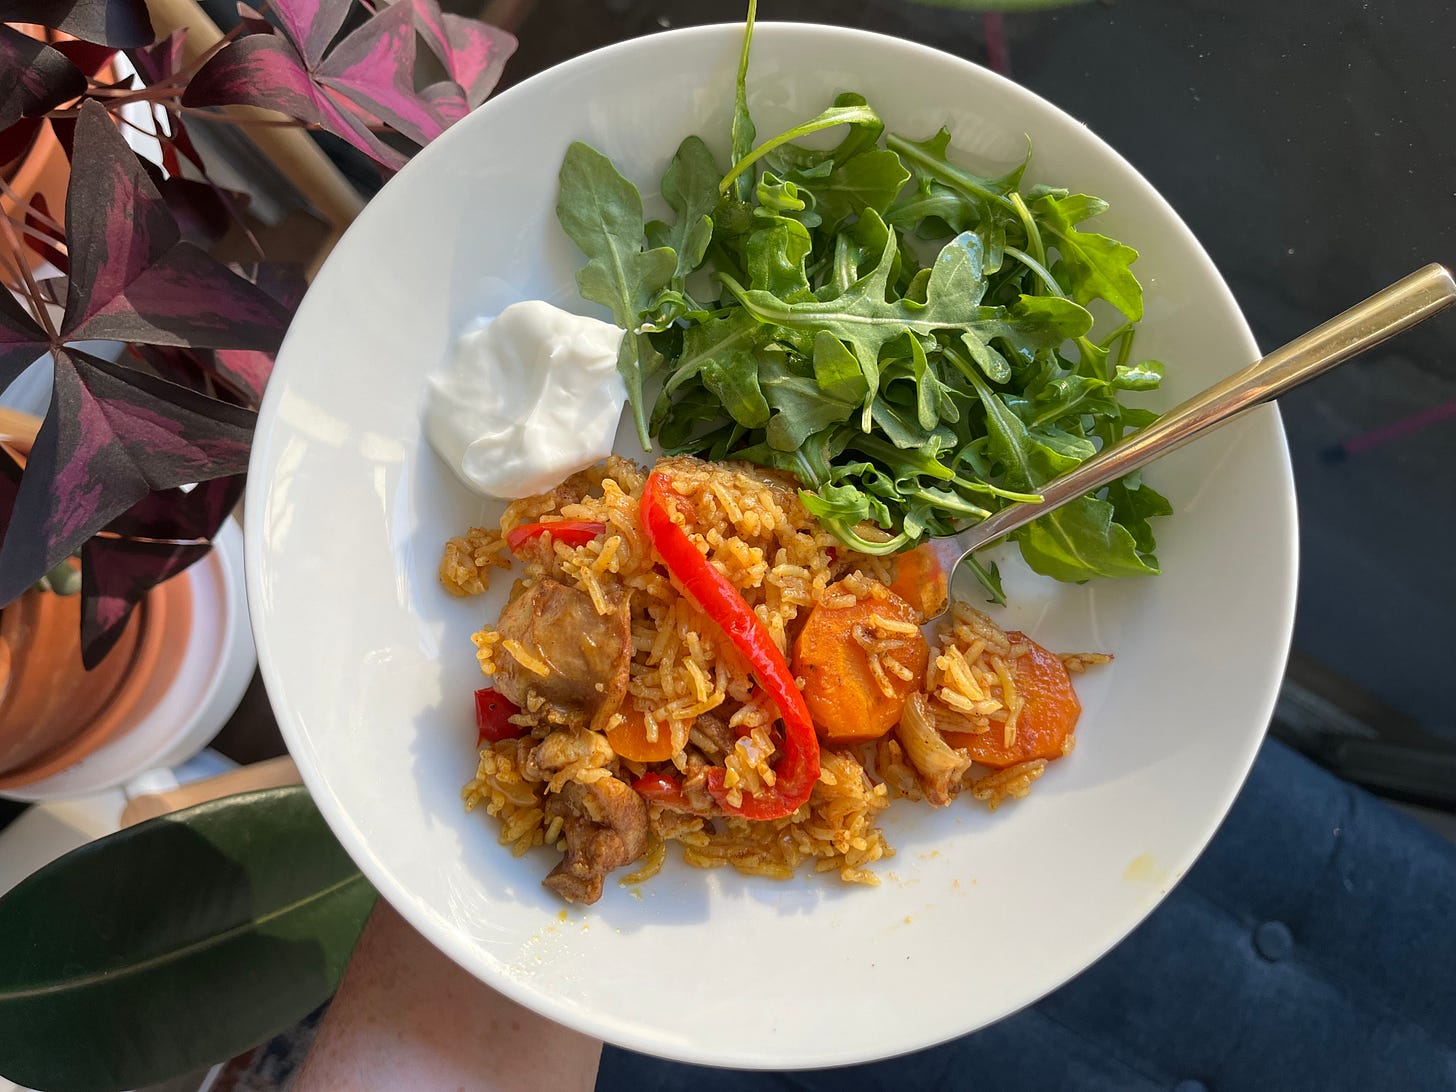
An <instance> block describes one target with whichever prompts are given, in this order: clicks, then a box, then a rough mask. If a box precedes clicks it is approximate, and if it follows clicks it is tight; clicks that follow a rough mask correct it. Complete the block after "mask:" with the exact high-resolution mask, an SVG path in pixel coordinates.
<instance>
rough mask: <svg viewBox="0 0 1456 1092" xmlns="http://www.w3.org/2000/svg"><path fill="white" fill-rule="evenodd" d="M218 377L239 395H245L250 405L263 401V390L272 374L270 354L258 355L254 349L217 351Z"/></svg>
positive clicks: (271, 357)
mask: <svg viewBox="0 0 1456 1092" xmlns="http://www.w3.org/2000/svg"><path fill="white" fill-rule="evenodd" d="M214 356H215V359H216V361H217V371H218V375H219V376H221V377H222V379H224V380H225V381H226V382H227V383H228V384H229V385H230V386H232V387H235V388H236V389H237V391H238V393H239V394H242V395H245V396H246V397H247V399H248V401H249V402H250V403H251V404H252V405H255V406H256V405H258V404H259V403H260V402H262V401H263V388H264V387H266V386H267V385H268V376H269V375H271V374H272V372H273V356H272V354H271V353H260V352H258V351H256V350H254V349H219V350H218V351H217V352H216V353H215V354H214Z"/></svg>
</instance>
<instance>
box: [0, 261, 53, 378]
mask: <svg viewBox="0 0 1456 1092" xmlns="http://www.w3.org/2000/svg"><path fill="white" fill-rule="evenodd" d="M49 347H50V339H49V338H48V337H46V332H45V331H44V330H42V329H41V328H40V325H39V324H38V323H37V322H36V321H35V319H33V318H32V317H31V316H30V314H29V313H28V312H27V311H26V310H25V306H24V304H22V303H21V302H20V301H19V300H18V299H16V298H15V297H14V296H12V295H11V294H10V290H9V289H8V288H4V287H0V390H4V389H5V388H6V387H8V386H10V384H11V383H13V382H15V378H16V377H17V376H18V375H20V373H21V372H23V371H25V369H26V368H28V367H30V365H31V364H33V363H35V361H37V360H39V359H40V358H41V357H42V356H44V355H45V352H46V349H47V348H49Z"/></svg>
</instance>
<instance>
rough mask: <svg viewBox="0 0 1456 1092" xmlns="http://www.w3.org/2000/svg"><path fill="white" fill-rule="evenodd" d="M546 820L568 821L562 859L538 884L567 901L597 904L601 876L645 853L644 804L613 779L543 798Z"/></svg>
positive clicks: (571, 787)
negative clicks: (559, 819) (564, 853)
mask: <svg viewBox="0 0 1456 1092" xmlns="http://www.w3.org/2000/svg"><path fill="white" fill-rule="evenodd" d="M546 817H547V819H548V820H549V819H554V818H557V817H560V818H562V819H564V820H565V821H566V822H565V826H564V828H563V829H564V831H565V834H566V856H565V857H563V858H562V859H561V863H560V864H558V865H557V866H556V867H555V868H554V869H552V870H551V875H549V876H547V877H546V878H545V879H544V880H542V881H541V882H542V883H543V884H545V885H546V886H547V887H549V888H551V890H553V891H555V892H556V893H557V894H558V895H560V896H561V897H562V898H563V899H565V900H566V901H567V902H575V903H582V904H586V903H593V902H596V901H597V899H599V898H601V897H602V880H603V877H605V876H606V874H607V873H608V872H610V871H611V870H612V869H614V868H620V867H621V866H622V865H625V864H631V863H632V862H633V861H635V860H636V859H637V858H638V857H640V856H642V853H643V851H644V850H646V848H647V804H646V802H644V801H643V799H642V797H640V796H638V795H637V794H636V793H635V792H634V791H633V790H632V787H631V786H630V785H628V784H626V782H623V781H619V780H617V779H616V778H615V777H604V778H602V780H600V781H594V782H592V783H591V784H589V785H583V784H582V783H581V782H579V781H572V782H569V783H568V784H567V785H566V787H565V788H563V789H562V790H561V791H560V792H559V793H554V794H552V795H551V796H549V797H548V798H547V800H546Z"/></svg>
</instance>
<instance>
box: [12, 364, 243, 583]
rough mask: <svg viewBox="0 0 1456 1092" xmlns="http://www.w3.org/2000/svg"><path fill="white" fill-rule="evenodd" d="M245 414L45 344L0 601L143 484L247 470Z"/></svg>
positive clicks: (143, 491) (158, 485)
mask: <svg viewBox="0 0 1456 1092" xmlns="http://www.w3.org/2000/svg"><path fill="white" fill-rule="evenodd" d="M253 421H254V414H252V413H251V412H249V411H247V410H244V409H240V408H238V407H237V406H233V405H230V404H228V403H226V402H220V401H218V400H217V399H213V398H206V397H204V396H202V395H200V394H196V393H195V392H193V391H189V390H187V389H186V388H184V387H179V386H177V385H176V384H174V383H168V382H166V381H165V380H161V379H157V378H154V377H152V376H148V375H144V374H143V373H141V372H137V371H134V370H132V369H130V368H126V367H124V366H122V365H120V364H113V363H111V362H109V361H105V360H100V359H98V358H96V357H93V356H91V355H89V354H87V353H83V352H80V351H79V350H76V349H71V348H61V349H57V350H55V383H54V387H53V388H52V391H51V404H50V409H49V411H48V412H47V414H46V417H45V421H44V422H43V423H42V425H41V428H40V433H39V434H38V435H37V436H36V440H35V444H34V446H33V447H32V448H31V452H30V459H29V461H28V463H27V465H26V473H25V478H24V480H23V481H22V482H21V486H20V492H19V495H18V496H17V497H16V501H15V512H14V516H13V518H12V519H11V523H10V527H9V528H8V531H9V533H7V534H6V536H5V541H4V543H3V545H0V604H6V603H9V602H11V601H12V600H13V599H14V598H15V597H16V596H18V595H19V594H20V593H21V592H23V591H24V590H25V589H26V588H27V587H29V586H30V585H31V584H33V583H34V582H35V581H36V580H37V579H38V578H39V577H40V576H41V575H42V574H43V573H45V572H47V571H48V570H49V569H51V568H52V567H53V566H54V565H55V564H56V563H57V562H59V561H60V560H61V559H62V558H65V557H67V556H69V555H70V554H72V553H75V552H76V550H77V549H79V548H80V546H81V544H82V543H84V542H85V541H86V540H87V539H88V538H90V537H91V536H92V535H94V534H95V533H96V532H97V531H99V530H101V528H103V527H105V526H106V525H107V524H108V523H110V522H111V521H112V520H114V519H115V518H116V517H117V516H119V515H120V514H121V513H123V512H125V511H126V510H127V509H128V508H130V507H131V506H132V505H134V504H136V503H137V501H139V500H141V499H142V498H143V497H145V496H146V495H147V494H148V493H150V492H153V491H154V490H158V489H170V488H173V487H174V486H178V485H184V484H186V483H188V482H194V481H207V480H211V479H212V478H216V477H223V476H227V475H233V474H241V473H243V472H244V471H245V470H246V469H247V463H248V445H249V443H250V441H251V439H252V428H253Z"/></svg>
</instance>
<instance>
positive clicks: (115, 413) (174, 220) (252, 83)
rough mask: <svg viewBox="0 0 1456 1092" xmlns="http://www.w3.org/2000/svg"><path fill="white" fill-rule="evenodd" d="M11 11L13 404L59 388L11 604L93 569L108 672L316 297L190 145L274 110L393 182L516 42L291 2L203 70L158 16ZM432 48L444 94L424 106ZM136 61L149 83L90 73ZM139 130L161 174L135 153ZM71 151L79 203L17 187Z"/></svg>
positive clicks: (8, 374) (236, 450)
mask: <svg viewBox="0 0 1456 1092" xmlns="http://www.w3.org/2000/svg"><path fill="white" fill-rule="evenodd" d="M27 9H33V10H27ZM4 10H5V12H6V13H7V14H10V13H11V12H16V13H18V14H19V13H23V14H25V17H26V18H27V19H28V20H30V21H31V22H32V24H33V26H31V27H29V28H25V30H22V29H17V28H16V26H14V25H9V24H0V87H14V88H15V89H16V90H15V92H14V93H12V94H10V95H8V96H6V97H4V98H3V99H0V148H23V149H26V151H24V152H23V153H22V154H21V155H20V156H19V157H18V166H16V167H14V168H13V169H11V170H10V171H8V172H7V180H5V181H4V182H3V183H0V186H3V188H0V196H3V198H4V199H5V201H6V204H7V206H8V210H9V215H7V216H0V282H3V285H0V287H3V289H4V290H3V291H0V386H5V387H8V386H9V385H10V383H11V382H12V381H14V380H15V379H16V377H17V376H18V375H20V374H21V372H22V371H24V370H25V369H26V368H28V367H29V366H30V365H31V364H32V363H33V362H34V361H36V360H37V359H39V358H42V357H45V358H47V359H48V360H49V363H50V371H51V373H52V391H51V396H50V405H49V408H48V410H47V412H46V414H45V416H44V419H43V421H42V423H41V425H40V428H39V431H38V433H37V434H36V436H35V438H34V444H33V447H32V448H31V450H30V452H29V456H28V458H27V459H25V460H24V461H23V462H22V460H21V459H19V458H17V457H16V453H15V452H14V451H13V450H11V449H7V448H4V447H0V605H3V606H4V607H6V608H9V607H10V606H11V605H12V604H15V603H16V602H17V601H18V600H20V599H21V597H22V596H24V595H25V593H26V591H27V589H30V588H32V587H34V586H35V585H36V582H37V581H38V580H40V579H41V577H43V576H44V575H45V574H46V573H47V572H50V571H52V570H54V569H55V568H56V566H57V565H60V564H62V563H63V562H64V561H65V559H67V558H70V557H72V556H74V557H76V558H78V559H79V568H80V574H81V589H80V601H79V602H80V609H79V625H80V647H81V653H82V658H83V661H84V666H85V667H86V668H87V669H88V670H94V669H95V668H97V666H98V665H99V664H101V663H102V661H103V660H104V659H105V658H106V656H107V654H108V652H109V651H110V650H112V649H113V647H114V646H115V645H116V643H117V642H118V641H119V640H121V639H122V635H123V634H124V633H126V632H127V626H128V623H129V622H131V621H132V616H133V613H134V611H135V610H136V608H137V605H138V604H139V603H142V602H143V601H144V600H145V599H146V597H147V595H148V594H149V592H150V591H151V589H152V588H153V587H155V586H156V585H158V584H160V583H162V582H164V581H167V580H169V579H170V578H171V577H173V576H176V575H177V574H178V573H180V572H181V571H182V570H184V569H186V568H187V567H188V566H189V565H191V564H193V563H195V562H196V561H198V560H199V559H200V558H202V557H203V556H205V554H206V553H207V551H208V548H209V542H210V540H211V538H212V536H213V535H214V533H215V532H216V531H217V529H218V528H219V526H220V525H221V523H222V521H223V520H225V519H226V518H227V517H228V515H229V513H230V512H231V511H232V509H233V507H234V506H235V505H236V503H237V501H238V499H239V497H240V495H241V489H242V484H243V478H242V475H243V471H244V470H245V469H246V465H247V456H248V447H249V442H250V439H251V432H252V423H253V419H254V415H255V410H256V407H257V404H258V401H259V399H260V398H261V396H262V391H263V385H264V383H265V382H266V380H267V375H268V370H269V368H270V367H271V362H272V357H271V354H272V352H273V351H274V350H275V349H276V348H277V346H278V343H279V340H280V339H281V337H282V334H283V331H284V329H285V328H286V326H287V323H288V319H289V316H290V314H291V311H292V308H293V307H294V306H295V305H296V303H297V301H298V299H299V298H300V297H301V295H302V288H303V280H302V277H301V271H300V269H299V268H298V267H296V266H294V267H289V266H285V265H283V264H281V263H279V262H276V261H273V260H271V258H270V256H269V255H268V254H267V253H265V251H264V249H263V248H262V247H260V246H258V245H257V242H256V240H257V234H256V232H255V230H254V229H255V228H257V227H258V225H257V222H256V220H254V219H253V218H251V217H250V216H249V215H248V212H247V199H246V198H245V197H244V196H243V195H241V194H237V193H232V192H229V191H228V190H226V189H224V188H223V187H221V186H219V185H217V184H216V183H215V182H213V181H212V180H211V179H210V178H209V174H208V168H209V164H208V163H207V162H206V160H205V159H204V158H203V157H202V155H200V154H199V152H198V148H197V145H196V143H195V142H194V141H193V139H192V136H191V134H190V132H189V126H190V125H193V124H195V123H196V122H197V121H198V120H206V121H209V122H213V123H217V122H226V123H229V124H231V123H234V122H236V120H237V119H236V118H234V117H233V116H232V115H231V114H230V113H227V112H225V110H224V109H223V108H226V107H230V106H236V105H247V106H254V107H264V108H268V109H272V110H274V111H277V112H279V113H281V114H283V115H284V116H285V117H286V118H287V119H288V120H289V123H291V124H292V125H295V126H298V127H307V128H313V129H322V130H325V131H328V132H330V133H332V134H334V135H335V136H337V137H339V138H340V139H342V140H344V141H346V142H347V143H349V144H350V145H352V146H353V147H354V148H356V149H357V150H358V151H359V152H361V153H363V154H364V155H366V156H368V157H369V158H370V159H371V160H373V161H374V162H375V163H376V164H377V165H378V167H379V170H380V171H381V172H385V173H387V172H390V171H392V170H395V169H397V168H398V167H400V166H402V165H403V164H404V163H405V162H406V160H407V158H408V155H409V153H410V149H412V148H414V147H417V146H418V145H420V144H423V143H425V142H426V141H428V140H430V139H432V138H433V137H434V136H435V135H437V134H438V133H439V132H440V131H442V130H443V129H444V128H445V127H446V126H448V125H449V124H451V123H452V122H453V121H455V120H456V119H458V118H459V117H460V116H462V115H463V114H464V113H465V111H466V110H467V109H469V108H470V107H472V106H474V105H478V104H479V102H480V101H482V100H483V99H484V97H485V96H486V95H487V94H488V93H489V91H490V90H491V88H492V87H493V86H494V84H495V82H496V80H497V78H498V77H499V73H500V69H501V67H502V66H503V64H504V62H505V59H506V57H507V56H508V55H509V54H510V52H511V50H512V49H513V47H514V42H513V40H512V39H511V38H510V36H509V35H506V34H504V33H503V32H501V31H498V30H496V29H495V28H493V27H490V26H488V25H486V24H484V23H480V22H477V21H474V20H468V19H463V18H461V17H458V16H454V15H445V14H442V13H441V12H440V10H439V8H438V7H437V6H436V3H435V0H401V2H399V3H395V4H393V5H391V6H388V7H383V6H380V7H379V8H378V10H377V11H376V10H371V9H370V8H365V7H362V6H360V7H357V8H356V7H355V5H354V4H353V3H352V0H325V2H324V3H321V4H302V3H299V2H298V0H279V2H276V3H274V4H272V5H271V11H270V18H271V20H272V21H271V22H270V21H268V20H267V19H265V18H264V17H263V16H262V15H260V14H258V13H257V12H254V11H251V10H250V9H244V11H243V18H242V19H241V20H240V22H239V23H238V25H237V26H236V27H235V28H234V29H233V30H232V31H231V32H230V33H228V34H227V35H224V36H222V37H221V38H220V39H219V40H217V41H216V42H215V43H214V44H212V45H211V46H209V47H208V48H206V49H205V50H202V51H201V52H200V53H199V54H197V55H196V56H194V57H193V59H192V60H190V61H189V60H186V59H185V58H187V57H188V55H189V50H188V48H187V41H188V40H187V34H188V31H187V30H185V29H182V30H178V31H176V32H174V33H172V34H171V35H169V36H167V37H166V38H165V39H163V40H162V41H160V42H157V41H154V38H155V34H154V30H153V26H152V22H151V18H150V16H149V12H148V9H147V6H146V4H145V3H144V2H143V0H115V2H113V3H102V2H100V0H90V2H85V0H83V2H82V3H77V4H71V5H51V4H43V3H34V4H30V5H27V4H23V3H22V4H16V5H7V6H6V8H5V9H4ZM346 23H347V24H348V26H347V27H346ZM26 30H28V31H29V32H28V33H27V32H25V31H26ZM62 38H66V39H69V40H67V41H61V40H60V39H62ZM336 38H337V41H335V39H336ZM417 41H418V42H423V43H424V44H425V46H426V47H427V50H428V52H429V54H430V55H431V62H432V65H433V67H434V70H435V71H436V72H439V71H443V72H444V73H445V76H446V78H445V79H443V80H438V81H437V82H435V83H432V84H430V85H429V86H426V87H424V88H422V89H420V90H416V78H417V68H419V67H422V66H420V65H418V64H417V61H418V60H419V59H420V58H419V57H417V45H416V43H417ZM118 51H120V52H122V53H124V55H125V58H126V60H127V61H129V62H130V66H131V68H132V69H134V70H135V72H136V73H137V74H138V75H137V76H135V77H128V78H126V79H120V80H114V79H111V78H109V76H108V75H105V74H104V75H102V76H99V77H98V76H94V75H88V74H87V73H88V72H95V71H97V70H99V69H102V68H103V66H104V65H105V64H106V62H107V61H108V60H110V59H111V57H112V56H113V55H114V54H115V53H116V52H118ZM138 112H140V116H141V120H142V124H141V125H139V124H138V120H137V115H138ZM147 122H150V124H146V123H147ZM270 124H273V123H270ZM138 128H145V129H149V130H150V134H149V136H150V140H149V143H150V144H151V147H152V153H151V158H148V157H147V156H146V155H144V154H139V153H138V152H136V151H134V150H133V149H132V147H130V146H129V145H128V143H127V141H126V139H125V133H126V132H130V131H134V130H137V129H138ZM55 149H62V150H63V151H64V153H65V156H66V157H67V158H68V160H69V167H70V170H69V186H68V189H67V190H66V197H65V202H64V206H63V207H56V204H55V200H54V190H52V196H51V199H50V200H47V197H46V194H45V192H43V191H42V190H40V189H35V190H33V191H31V192H25V191H22V190H20V189H18V188H16V187H17V184H20V183H22V182H23V180H24V179H25V178H27V177H31V176H38V175H39V174H40V173H42V172H40V171H38V170H37V171H30V170H29V169H28V168H29V165H30V163H31V161H32V160H33V159H35V158H37V157H43V156H49V155H51V154H52V153H53V152H54V150H55ZM224 236H231V237H232V238H233V239H235V240H236V239H242V240H244V241H245V242H244V245H245V247H246V246H247V244H249V243H251V244H252V249H251V252H250V253H247V254H246V260H244V261H241V262H239V261H233V262H226V263H225V262H224V261H222V260H219V259H218V258H217V257H214V256H213V253H212V252H213V251H215V249H216V244H217V243H218V242H219V240H220V239H222V238H223V237H224ZM38 259H39V260H43V261H44V264H43V265H42V266H41V272H40V275H39V276H38V275H37V272H36V271H33V269H32V265H34V264H37V260H38ZM47 270H48V271H49V275H47V274H46V272H45V271H47ZM97 341H100V342H105V343H110V344H111V345H112V351H111V352H109V353H98V351H97V350H96V347H95V345H94V344H93V343H94V342H97ZM194 485H195V487H194ZM20 659H24V660H25V661H26V663H27V664H31V663H32V662H33V663H35V664H37V665H40V664H44V663H47V662H54V659H55V658H47V657H28V656H26V657H14V658H13V659H12V663H15V662H18V661H19V660H20ZM0 777H3V765H0Z"/></svg>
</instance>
